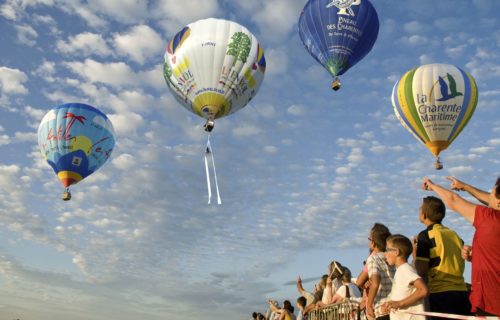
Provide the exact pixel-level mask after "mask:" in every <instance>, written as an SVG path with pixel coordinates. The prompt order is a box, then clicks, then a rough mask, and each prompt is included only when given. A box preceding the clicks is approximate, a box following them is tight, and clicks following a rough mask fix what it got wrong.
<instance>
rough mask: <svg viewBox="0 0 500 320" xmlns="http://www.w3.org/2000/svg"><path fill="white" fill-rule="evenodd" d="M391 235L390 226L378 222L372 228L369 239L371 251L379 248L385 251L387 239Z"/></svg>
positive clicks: (380, 250) (379, 250)
mask: <svg viewBox="0 0 500 320" xmlns="http://www.w3.org/2000/svg"><path fill="white" fill-rule="evenodd" d="M390 235H391V232H390V231H389V228H387V227H386V226H385V225H383V224H381V223H378V222H376V223H375V224H374V225H373V227H372V228H371V230H370V235H369V236H368V240H369V241H370V249H371V250H370V251H373V250H377V251H378V252H384V251H385V240H386V239H387V237H388V236H390Z"/></svg>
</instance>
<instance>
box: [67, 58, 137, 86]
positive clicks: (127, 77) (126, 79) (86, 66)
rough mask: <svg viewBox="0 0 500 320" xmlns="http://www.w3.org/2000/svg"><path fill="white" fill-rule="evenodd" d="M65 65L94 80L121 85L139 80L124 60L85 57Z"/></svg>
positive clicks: (85, 77)
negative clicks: (103, 60) (100, 60)
mask: <svg viewBox="0 0 500 320" xmlns="http://www.w3.org/2000/svg"><path fill="white" fill-rule="evenodd" d="M63 65H65V66H66V67H67V68H68V69H70V70H71V71H72V72H73V73H75V74H76V75H78V76H80V77H82V78H84V79H87V80H90V81H92V82H101V83H104V84H109V85H111V86H116V87H120V86H124V85H130V84H134V83H136V81H137V79H136V76H135V74H134V72H133V70H132V69H131V68H130V67H129V66H128V65H127V64H125V63H123V62H111V63H101V62H97V61H95V60H92V59H85V61H84V62H78V61H74V62H64V63H63Z"/></svg>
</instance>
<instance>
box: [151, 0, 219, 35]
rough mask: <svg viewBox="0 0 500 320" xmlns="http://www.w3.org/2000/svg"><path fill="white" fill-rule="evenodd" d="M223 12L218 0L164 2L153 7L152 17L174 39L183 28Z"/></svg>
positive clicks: (169, 0) (158, 2) (164, 0)
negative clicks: (156, 19) (158, 20)
mask: <svg viewBox="0 0 500 320" xmlns="http://www.w3.org/2000/svg"><path fill="white" fill-rule="evenodd" d="M221 12H222V10H221V8H220V7H219V3H218V0H205V1H199V0H184V1H178V0H163V1H157V2H156V4H155V5H154V6H153V10H152V15H153V16H154V17H156V18H159V19H160V24H161V25H162V26H163V27H164V28H165V31H167V33H169V35H168V38H169V39H170V38H171V37H173V36H174V35H175V34H176V33H177V32H178V31H179V30H180V29H181V28H182V27H184V26H185V25H187V24H189V23H191V22H194V21H196V20H199V19H205V18H207V17H216V16H219V15H220V13H221Z"/></svg>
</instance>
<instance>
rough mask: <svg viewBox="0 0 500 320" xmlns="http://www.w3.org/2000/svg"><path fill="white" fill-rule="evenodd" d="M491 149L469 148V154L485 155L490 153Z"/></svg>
mask: <svg viewBox="0 0 500 320" xmlns="http://www.w3.org/2000/svg"><path fill="white" fill-rule="evenodd" d="M492 149H493V148H492V147H476V148H470V150H469V152H470V153H479V154H485V153H488V152H490V151H492Z"/></svg>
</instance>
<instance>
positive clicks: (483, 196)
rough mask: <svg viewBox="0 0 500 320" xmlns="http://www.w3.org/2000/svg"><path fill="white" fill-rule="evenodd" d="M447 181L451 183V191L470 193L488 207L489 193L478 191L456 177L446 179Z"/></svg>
mask: <svg viewBox="0 0 500 320" xmlns="http://www.w3.org/2000/svg"><path fill="white" fill-rule="evenodd" d="M446 179H448V180H450V181H451V185H450V187H451V189H452V190H459V191H466V192H468V193H469V194H470V195H471V196H473V197H474V198H476V199H477V200H479V201H480V202H481V203H482V204H484V205H486V206H487V205H488V198H489V195H490V194H489V193H488V192H486V191H483V190H481V189H478V188H476V187H474V186H472V185H470V184H467V183H465V182H463V181H460V180H458V179H457V178H455V177H446Z"/></svg>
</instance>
